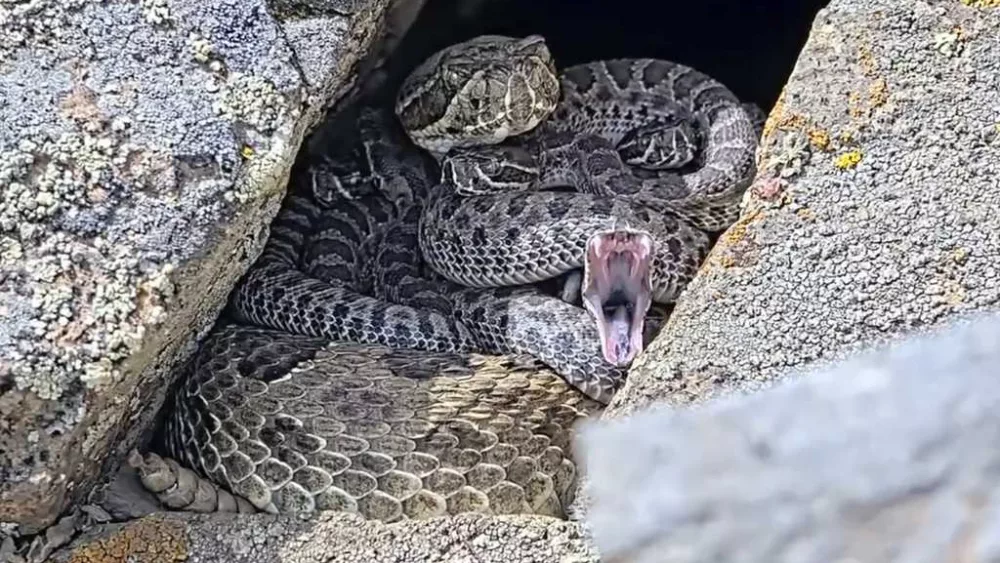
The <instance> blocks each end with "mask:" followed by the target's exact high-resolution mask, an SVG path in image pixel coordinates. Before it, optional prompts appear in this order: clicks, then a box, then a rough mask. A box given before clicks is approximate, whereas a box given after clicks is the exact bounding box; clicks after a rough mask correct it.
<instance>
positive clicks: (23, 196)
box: [0, 118, 173, 400]
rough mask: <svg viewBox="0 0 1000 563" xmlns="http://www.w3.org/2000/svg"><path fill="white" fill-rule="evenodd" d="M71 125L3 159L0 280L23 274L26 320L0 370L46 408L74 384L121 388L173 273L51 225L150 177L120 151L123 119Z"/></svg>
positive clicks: (131, 154)
mask: <svg viewBox="0 0 1000 563" xmlns="http://www.w3.org/2000/svg"><path fill="white" fill-rule="evenodd" d="M77 125H78V127H77V128H75V129H73V130H70V131H67V132H64V133H62V134H61V135H58V136H55V137H54V138H50V137H38V138H30V139H24V140H22V141H21V142H20V143H18V145H17V146H16V148H15V149H13V150H11V151H7V152H5V153H2V154H0V279H13V278H9V276H10V275H11V274H12V273H13V272H22V274H21V275H20V276H21V277H20V278H19V279H20V280H21V282H23V284H24V288H23V291H22V293H21V295H24V296H25V301H26V303H25V305H24V307H25V308H26V310H27V314H26V318H25V319H22V321H23V322H19V326H20V339H19V340H18V341H17V344H16V348H14V349H13V350H8V349H5V353H6V356H5V358H4V360H5V361H7V362H8V366H9V367H10V373H11V375H12V376H13V379H14V382H15V385H16V387H17V388H18V389H19V390H22V391H31V392H34V393H35V394H37V395H38V396H39V397H40V398H42V399H47V400H56V399H58V398H59V397H60V396H61V395H62V393H63V392H64V391H65V389H66V388H67V386H68V385H69V384H70V382H71V381H72V380H73V379H74V378H76V379H78V380H80V381H82V382H83V383H84V385H85V386H87V387H96V386H99V385H102V384H103V383H105V382H108V381H112V380H114V379H115V378H117V377H118V376H119V372H118V370H117V366H118V365H119V364H120V362H121V361H122V360H124V359H125V358H127V357H128V356H130V355H131V354H132V353H134V351H135V350H136V349H137V347H138V345H139V344H140V342H141V340H142V337H143V336H144V331H145V329H146V327H147V326H155V325H157V324H158V323H160V322H162V320H163V314H164V309H165V307H164V301H165V299H168V298H169V296H170V295H172V292H173V288H172V285H171V284H170V282H169V279H168V275H169V273H170V270H169V268H165V269H159V270H157V269H156V268H155V266H151V265H147V264H140V263H139V260H138V258H137V256H138V255H137V253H136V252H135V250H134V248H132V247H131V245H128V244H120V243H118V242H114V243H113V242H109V241H106V240H104V239H102V238H100V237H98V238H95V239H93V240H86V239H81V238H78V237H75V236H73V235H71V234H68V233H65V232H62V231H60V230H59V229H58V228H57V227H56V226H55V225H53V224H52V223H51V222H50V221H51V219H53V218H55V217H59V216H61V215H64V214H75V213H79V212H80V211H81V210H82V209H84V208H87V207H90V206H93V205H95V204H97V203H99V202H102V201H104V200H106V199H107V198H108V197H110V195H111V194H112V193H113V192H114V191H115V190H121V189H124V184H122V182H121V180H122V179H123V178H125V177H127V176H128V177H132V178H141V177H142V175H143V174H146V173H148V170H146V168H145V167H144V165H143V161H142V160H141V159H140V158H137V157H136V155H141V154H144V153H143V152H142V151H139V150H138V149H137V148H136V147H134V146H131V145H129V144H128V143H125V142H122V141H121V139H122V136H123V135H124V134H126V132H127V130H128V129H129V127H130V123H129V121H128V120H127V119H124V118H122V119H113V120H110V121H108V120H103V119H95V120H91V121H88V122H86V123H78V124H77ZM115 178H117V179H118V180H115ZM112 186H118V187H117V188H112ZM118 195H120V196H128V195H129V194H118Z"/></svg>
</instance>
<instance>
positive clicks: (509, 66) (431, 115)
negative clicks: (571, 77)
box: [396, 35, 560, 156]
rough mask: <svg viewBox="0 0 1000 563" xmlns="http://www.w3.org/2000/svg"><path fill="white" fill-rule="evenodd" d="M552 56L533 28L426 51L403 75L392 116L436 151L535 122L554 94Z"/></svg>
mask: <svg viewBox="0 0 1000 563" xmlns="http://www.w3.org/2000/svg"><path fill="white" fill-rule="evenodd" d="M559 88H560V86H559V79H558V77H557V74H556V70H555V63H554V61H553V60H552V55H551V53H550V52H549V49H548V47H547V46H546V44H545V41H544V39H543V38H542V37H541V36H539V35H529V36H528V37H524V38H517V37H506V36H499V35H483V36H479V37H475V38H473V39H470V40H468V41H465V42H463V43H458V44H455V45H452V46H450V47H446V48H445V49H442V50H441V51H438V52H437V53H435V54H433V55H431V56H430V57H429V58H428V59H427V60H426V61H424V62H423V63H422V64H421V65H420V66H418V67H417V68H416V69H415V70H414V71H413V72H412V73H411V74H410V75H409V76H408V77H407V78H406V80H405V81H404V82H403V85H402V86H401V87H400V90H399V95H398V97H397V99H396V115H397V116H398V117H399V120H400V122H401V123H402V124H403V128H404V129H405V130H406V131H407V133H408V134H409V135H410V138H411V139H413V141H414V143H415V144H417V145H418V146H420V147H422V148H424V149H426V150H428V151H430V152H431V153H432V154H434V155H436V156H441V155H443V154H445V153H447V152H448V151H449V150H450V149H451V148H453V147H467V146H473V145H489V144H495V143H499V142H501V141H503V140H504V139H506V138H507V137H511V136H514V135H519V134H521V133H524V132H526V131H529V130H531V129H533V128H534V127H535V126H536V125H538V124H539V123H541V121H542V120H543V119H545V118H546V117H548V115H549V114H550V113H552V111H553V110H554V109H555V106H556V104H557V103H558V101H559V95H560V89H559Z"/></svg>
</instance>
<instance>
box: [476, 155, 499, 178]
mask: <svg viewBox="0 0 1000 563" xmlns="http://www.w3.org/2000/svg"><path fill="white" fill-rule="evenodd" d="M480 167H481V169H482V171H483V172H484V173H485V174H486V175H488V176H495V175H497V174H499V173H500V163H499V162H497V161H496V160H493V159H490V160H487V161H485V162H483V163H482V164H481V165H480Z"/></svg>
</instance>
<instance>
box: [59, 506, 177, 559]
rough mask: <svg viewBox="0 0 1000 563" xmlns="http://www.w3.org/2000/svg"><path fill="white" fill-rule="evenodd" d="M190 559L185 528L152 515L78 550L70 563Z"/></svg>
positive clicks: (74, 552) (128, 524) (88, 543)
mask: <svg viewBox="0 0 1000 563" xmlns="http://www.w3.org/2000/svg"><path fill="white" fill-rule="evenodd" d="M187 559H188V542H187V535H186V533H185V529H184V525H183V524H181V523H180V522H174V521H170V520H167V519H166V518H164V517H163V516H160V515H152V516H147V517H145V518H141V519H139V520H135V521H132V522H129V523H127V524H125V525H124V526H122V527H121V528H120V529H119V530H117V531H116V532H114V533H112V534H110V535H108V536H107V537H104V538H100V539H95V540H93V541H90V542H87V543H85V544H84V545H82V546H80V547H77V548H76V549H74V550H73V552H72V554H71V555H70V558H69V563H126V562H137V563H173V562H175V561H186V560H187Z"/></svg>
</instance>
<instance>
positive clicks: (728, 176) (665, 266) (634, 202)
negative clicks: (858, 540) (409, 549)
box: [132, 36, 757, 521]
mask: <svg viewBox="0 0 1000 563" xmlns="http://www.w3.org/2000/svg"><path fill="white" fill-rule="evenodd" d="M393 113H394V115H393ZM350 120H351V121H350V122H351V123H352V126H351V127H347V128H346V129H347V130H348V131H350V132H351V135H345V139H346V140H344V139H341V140H340V141H338V142H337V143H333V144H332V145H331V146H330V147H327V149H328V151H329V153H330V154H332V155H334V156H332V157H330V158H329V159H328V160H327V161H326V164H325V165H323V166H320V167H319V169H320V172H319V173H317V172H316V167H315V166H314V168H313V170H312V174H306V173H301V174H297V173H293V179H292V183H291V184H290V187H289V190H288V194H287V195H286V197H285V200H284V202H283V204H282V208H281V210H280V211H279V213H278V215H277V216H276V218H275V220H274V222H273V223H272V225H271V233H270V236H269V238H268V241H267V243H266V245H265V248H264V250H263V252H262V254H261V256H260V257H259V258H258V260H257V261H256V262H255V264H254V265H253V266H252V267H251V268H250V270H249V271H248V272H247V274H246V276H245V277H244V278H243V279H242V280H241V281H240V282H239V284H238V285H237V287H236V288H235V289H234V291H233V293H232V294H231V296H230V301H229V304H228V306H227V311H226V315H224V317H223V319H222V320H220V322H219V323H218V324H217V325H216V327H214V328H213V330H212V331H211V332H210V334H209V335H208V337H207V338H206V340H205V341H204V342H203V343H202V345H201V346H200V348H199V350H198V352H197V353H196V354H195V357H194V358H193V360H192V361H191V362H190V365H189V366H188V369H187V372H186V374H185V375H184V377H183V379H182V380H181V383H180V385H179V386H178V388H177V390H176V392H175V393H174V394H173V397H172V401H171V403H170V404H169V405H168V407H167V409H168V411H167V415H166V417H165V422H164V424H163V427H162V429H161V432H160V442H161V445H162V448H161V449H162V451H163V452H165V453H166V454H167V455H168V456H169V458H167V459H166V461H164V460H163V459H162V458H159V457H158V456H155V455H150V456H147V457H146V459H134V460H132V462H133V465H135V466H137V467H139V468H140V474H141V475H142V476H143V479H144V483H145V484H146V486H147V487H148V488H150V489H151V490H153V491H154V492H157V493H158V494H159V496H160V498H161V500H163V501H164V502H165V503H167V504H168V505H170V506H173V507H185V508H188V509H197V510H213V509H221V510H236V509H251V508H252V509H257V510H265V511H270V512H285V511H299V510H346V511H352V512H357V513H359V514H361V515H363V516H365V517H367V518H374V519H379V520H383V521H394V520H399V519H405V518H425V517H429V516H435V515H443V514H454V513H457V512H465V511H479V512H487V513H514V512H532V513H540V514H549V515H553V516H562V515H564V511H565V507H566V506H567V505H568V503H569V502H571V500H572V497H573V491H574V487H573V484H574V481H575V478H576V466H575V464H574V463H573V458H572V448H571V433H572V427H573V424H574V423H575V422H577V421H578V420H580V419H581V418H584V417H586V416H589V415H591V414H593V413H594V412H597V410H599V409H600V407H601V404H602V403H606V402H607V401H608V400H609V399H610V397H611V395H612V394H613V393H614V391H615V390H616V389H617V388H618V386H619V385H620V384H621V382H622V380H623V378H624V374H625V369H626V366H627V364H628V363H629V362H630V361H631V359H632V358H634V356H635V355H636V354H637V353H639V352H640V351H641V349H642V345H643V334H642V333H643V329H644V324H643V318H644V314H645V313H646V311H647V309H648V308H649V306H650V303H651V302H653V301H655V302H657V303H666V302H670V301H672V300H674V299H676V297H677V295H678V294H679V293H680V291H682V290H683V287H684V285H685V284H686V282H687V281H688V280H689V279H690V278H691V277H692V276H693V275H694V273H695V271H696V269H697V268H698V266H699V264H700V262H701V261H702V259H703V258H704V256H705V254H706V252H707V250H708V245H709V238H708V234H707V233H706V231H710V230H718V229H721V228H722V227H725V226H726V225H727V224H728V222H731V221H732V220H734V219H735V217H736V214H737V212H738V205H739V200H740V198H741V196H742V193H743V191H744V190H745V189H746V187H747V186H748V185H749V182H750V180H751V179H752V177H753V174H754V172H755V170H754V150H755V148H756V141H757V130H756V129H755V126H754V124H753V122H752V119H751V117H750V115H749V114H748V112H747V111H746V110H745V109H744V108H743V106H742V105H741V104H740V102H739V101H738V100H737V99H736V97H735V96H734V95H733V94H732V93H730V92H729V91H728V90H727V89H726V88H725V87H723V86H722V85H721V84H719V83H718V82H716V81H714V80H712V79H711V78H709V77H707V76H705V75H704V74H701V73H699V72H697V71H695V70H693V69H690V68H688V67H686V66H683V65H679V64H676V63H670V62H667V61H660V60H653V59H627V60H611V61H601V62H595V63H589V64H584V65H578V66H574V67H569V68H567V69H564V70H563V71H562V73H561V74H557V72H556V70H555V65H554V63H553V60H552V57H551V55H550V53H549V51H548V48H547V46H546V45H545V42H544V40H543V39H542V38H541V37H539V36H529V37H526V38H510V37H501V36H482V37H478V38H475V39H472V40H470V41H467V42H465V43H460V44H457V45H453V46H451V47H449V48H446V49H444V50H442V51H440V52H438V53H437V54H435V55H434V56H432V57H430V58H429V59H428V60H427V61H426V62H424V63H423V64H422V65H420V66H419V67H418V68H417V69H415V70H413V72H412V73H411V74H410V75H409V77H408V78H407V79H406V80H405V81H404V82H403V85H402V87H401V88H400V89H399V92H398V96H397V98H396V104H395V108H394V112H391V111H389V110H388V109H387V108H364V107H363V108H361V109H360V110H358V111H357V112H356V115H354V116H352V117H351V118H350ZM421 149H423V150H421ZM567 186H569V187H570V189H565V188H566V187H567ZM560 187H562V188H563V189H559V188H560ZM581 269H582V275H581V277H580V282H581V286H580V288H579V289H580V294H579V298H580V302H582V304H583V305H584V306H583V307H580V306H577V305H575V304H572V303H569V302H566V301H565V300H562V299H559V298H556V297H552V296H550V295H548V294H547V293H545V292H543V291H542V290H541V289H540V288H539V282H543V281H546V280H552V279H554V278H558V277H559V276H572V275H573V274H574V272H579V271H580V270H581ZM581 392H582V393H581ZM171 458H172V459H171ZM192 470H193V471H192ZM210 483H213V484H215V485H219V486H221V487H220V488H218V489H216V488H214V487H212V486H210ZM230 493H232V495H231V494H230ZM233 495H236V496H235V497H234V496H233ZM236 500H238V501H239V502H236Z"/></svg>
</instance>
